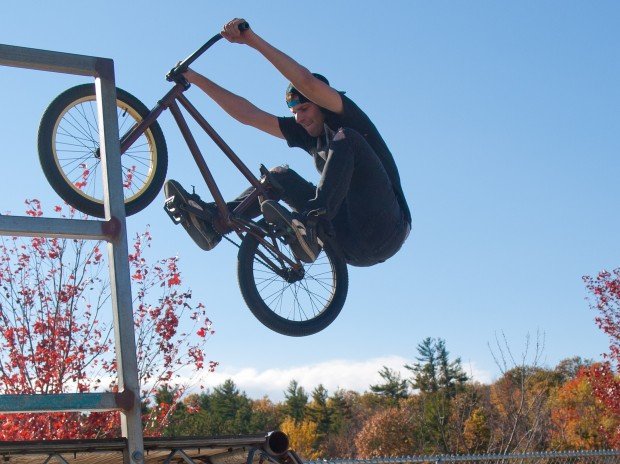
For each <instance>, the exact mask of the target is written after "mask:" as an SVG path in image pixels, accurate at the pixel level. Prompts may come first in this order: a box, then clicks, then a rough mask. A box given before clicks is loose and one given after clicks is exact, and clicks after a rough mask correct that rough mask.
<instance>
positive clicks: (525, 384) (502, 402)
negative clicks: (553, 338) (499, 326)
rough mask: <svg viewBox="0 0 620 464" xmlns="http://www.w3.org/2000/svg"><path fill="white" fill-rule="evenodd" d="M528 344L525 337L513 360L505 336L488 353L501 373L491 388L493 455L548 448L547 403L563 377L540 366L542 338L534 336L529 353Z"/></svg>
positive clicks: (528, 339)
mask: <svg viewBox="0 0 620 464" xmlns="http://www.w3.org/2000/svg"><path fill="white" fill-rule="evenodd" d="M502 335H503V334H502ZM530 344H531V338H530V336H529V335H528V336H527V337H526V346H525V350H524V352H523V353H522V356H521V359H519V360H516V359H515V357H514V355H513V353H512V350H511V348H510V345H509V344H508V341H507V340H506V337H505V336H503V337H502V339H501V340H500V339H499V338H496V351H493V350H491V351H492V354H493V357H494V358H495V362H496V363H497V365H498V367H499V369H500V371H501V372H502V376H501V377H500V378H499V379H498V380H497V381H496V382H495V383H494V384H493V385H491V404H492V408H493V410H492V414H491V417H490V418H489V419H490V422H491V430H492V437H491V445H490V446H491V451H492V452H497V453H511V452H520V453H524V452H528V451H541V450H545V449H547V446H548V441H549V433H548V431H549V429H550V420H551V419H550V410H549V404H548V400H549V397H550V395H551V393H552V391H553V390H554V389H555V388H557V387H558V386H559V385H560V384H561V382H562V378H561V376H560V375H559V374H558V373H557V372H555V371H553V370H549V369H544V368H542V367H541V366H540V359H541V357H542V354H543V351H544V338H543V337H541V335H540V334H538V335H537V337H536V343H535V348H534V350H533V351H532V352H531V353H530V349H531V346H530ZM530 356H531V358H530Z"/></svg>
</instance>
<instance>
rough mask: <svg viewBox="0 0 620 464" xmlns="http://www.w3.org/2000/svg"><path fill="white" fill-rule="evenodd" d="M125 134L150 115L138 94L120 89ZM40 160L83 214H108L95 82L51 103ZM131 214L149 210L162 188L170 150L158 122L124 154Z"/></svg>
mask: <svg viewBox="0 0 620 464" xmlns="http://www.w3.org/2000/svg"><path fill="white" fill-rule="evenodd" d="M116 107H117V111H116V113H117V116H118V127H119V132H120V134H125V133H127V132H128V131H129V130H131V128H132V127H134V126H135V125H137V124H138V123H139V122H140V121H142V119H144V118H145V117H146V115H148V113H149V110H148V108H147V107H146V106H145V105H144V104H143V103H142V102H141V101H140V100H138V99H137V98H136V97H134V96H133V95H131V94H130V93H129V92H126V91H124V90H122V89H119V88H117V89H116ZM38 149H39V161H40V162H41V167H42V169H43V172H44V174H45V177H46V178H47V180H48V182H49V183H50V185H51V186H52V188H53V189H54V190H55V191H56V193H57V194H58V195H59V196H60V197H61V198H62V199H63V200H64V201H66V202H67V203H69V204H70V205H71V206H73V207H75V208H76V209H78V210H79V211H82V212H83V213H86V214H89V215H91V216H96V217H101V218H102V217H104V215H105V213H104V204H103V197H104V189H103V179H102V174H103V173H102V165H101V156H100V151H99V125H98V118H97V97H96V92H95V85H94V84H84V85H78V86H76V87H72V88H70V89H68V90H66V91H65V92H63V93H62V94H60V95H59V96H58V97H56V99H55V100H54V101H53V102H52V103H51V104H50V105H49V107H48V108H47V110H46V111H45V113H44V114H43V117H42V118H41V123H40V125H39V136H38ZM121 165H122V181H123V196H124V202H125V212H126V214H127V215H128V216H129V215H132V214H135V213H137V212H138V211H141V210H142V209H144V208H146V206H148V205H149V204H150V203H151V202H152V201H153V199H154V198H155V197H156V196H157V193H158V192H159V190H160V189H161V187H162V185H163V183H164V180H165V178H166V170H167V168H168V151H167V148H166V141H165V139H164V135H163V133H162V130H161V128H160V126H159V124H158V123H157V122H154V123H153V124H151V125H150V126H149V127H148V129H147V130H146V131H145V132H144V133H143V134H142V135H141V136H140V137H139V138H138V140H136V141H135V142H134V143H133V144H132V146H131V147H129V148H128V149H127V150H126V151H125V153H123V154H122V155H121Z"/></svg>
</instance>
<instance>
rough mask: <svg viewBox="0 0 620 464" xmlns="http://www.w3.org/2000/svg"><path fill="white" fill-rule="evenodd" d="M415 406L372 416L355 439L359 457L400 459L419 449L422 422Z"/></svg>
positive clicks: (389, 410)
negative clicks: (417, 417) (418, 418)
mask: <svg viewBox="0 0 620 464" xmlns="http://www.w3.org/2000/svg"><path fill="white" fill-rule="evenodd" d="M416 409H417V407H415V406H414V405H413V403H412V401H409V402H403V404H402V405H401V407H400V408H396V407H391V408H387V409H384V410H381V411H379V412H377V413H376V414H374V415H373V416H372V417H370V418H369V419H368V420H367V421H366V422H365V423H364V426H363V428H362V429H361V430H360V432H359V433H358V434H357V436H356V437H355V446H356V447H357V451H358V457H360V458H363V459H370V458H376V457H398V456H405V455H411V454H413V453H414V452H415V451H416V450H417V449H418V446H419V445H418V440H419V425H418V424H419V421H418V420H416V412H415V411H416Z"/></svg>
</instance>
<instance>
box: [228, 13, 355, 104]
mask: <svg viewBox="0 0 620 464" xmlns="http://www.w3.org/2000/svg"><path fill="white" fill-rule="evenodd" d="M241 22H244V20H243V19H233V20H232V21H230V22H229V23H228V24H226V25H225V26H224V29H223V30H222V36H223V37H224V38H226V39H227V40H229V41H230V42H236V43H242V44H246V45H249V46H250V47H252V48H254V49H255V50H257V51H258V52H259V53H261V54H262V55H263V56H264V57H265V58H266V59H267V60H269V61H270V62H271V64H273V65H274V66H275V67H276V69H277V70H278V71H280V73H281V74H282V75H283V76H284V77H286V78H287V79H288V80H289V81H291V83H292V84H293V86H294V87H295V88H296V89H297V90H299V92H301V93H302V94H303V95H304V96H305V97H306V98H308V100H311V101H313V102H314V103H316V104H317V105H319V106H321V107H323V108H326V109H328V110H330V111H332V112H334V113H337V114H341V113H342V111H343V105H342V97H341V96H340V94H339V93H338V91H336V90H335V89H332V88H331V87H330V86H329V85H327V84H325V83H324V82H322V81H320V80H319V79H317V78H316V77H314V76H313V75H312V73H311V72H310V71H309V70H308V69H307V68H305V67H304V66H302V65H300V64H299V63H298V62H297V61H295V60H294V59H293V58H291V57H290V56H288V55H286V54H285V53H283V52H282V51H280V50H278V49H277V48H275V47H274V46H273V45H271V44H270V43H268V42H267V41H266V40H264V39H263V38H262V37H260V36H259V35H258V34H256V33H255V32H254V31H253V30H252V29H247V30H245V31H243V32H241V31H239V24H240V23H241Z"/></svg>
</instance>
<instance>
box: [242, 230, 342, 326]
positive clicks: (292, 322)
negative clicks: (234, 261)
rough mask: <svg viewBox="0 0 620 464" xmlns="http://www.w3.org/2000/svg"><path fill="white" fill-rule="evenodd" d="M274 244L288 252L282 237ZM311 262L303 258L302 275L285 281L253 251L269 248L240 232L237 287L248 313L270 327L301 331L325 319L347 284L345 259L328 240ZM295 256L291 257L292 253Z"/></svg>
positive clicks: (333, 315) (338, 305)
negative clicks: (306, 261) (241, 239)
mask: <svg viewBox="0 0 620 464" xmlns="http://www.w3.org/2000/svg"><path fill="white" fill-rule="evenodd" d="M278 242H279V243H278V246H279V247H280V249H281V250H282V251H284V252H285V253H286V254H287V255H288V256H291V257H292V253H291V252H290V249H289V247H288V246H287V245H286V244H284V242H283V240H282V239H279V240H278ZM324 243H325V246H324V247H323V251H322V252H321V254H320V255H319V257H318V258H317V260H316V261H315V262H314V263H312V264H304V277H303V278H302V279H301V280H299V281H298V282H294V283H289V282H287V281H286V280H285V279H284V278H282V277H280V276H278V275H277V274H276V273H275V272H274V271H273V270H271V269H270V268H268V267H267V266H266V265H265V264H264V261H262V260H261V258H260V256H258V255H257V251H259V250H260V251H262V252H263V253H269V252H268V251H267V249H266V248H265V247H264V246H263V245H261V244H260V243H259V242H258V240H256V238H254V237H253V236H251V235H250V234H248V235H246V236H245V237H244V239H243V241H242V243H241V247H240V248H239V255H238V268H237V277H238V279H239V288H240V289H241V294H242V295H243V299H244V300H245V302H246V304H247V305H248V307H249V308H250V311H252V314H254V316H256V318H257V319H258V320H259V321H261V322H262V323H263V324H264V325H265V326H267V327H269V328H270V329H271V330H273V331H275V332H278V333H280V334H283V335H288V336H292V337H302V336H305V335H312V334H314V333H317V332H320V331H321V330H323V329H324V328H326V327H327V326H328V325H329V324H331V323H332V322H333V321H334V319H336V317H337V316H338V314H339V313H340V310H341V309H342V307H343V306H344V302H345V300H346V297H347V291H348V288H349V278H348V272H347V265H346V262H345V260H344V258H343V257H342V256H341V254H340V253H339V252H337V249H336V248H335V247H333V246H332V244H331V243H330V242H329V241H327V240H324ZM292 259H293V260H295V259H294V258H292Z"/></svg>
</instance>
